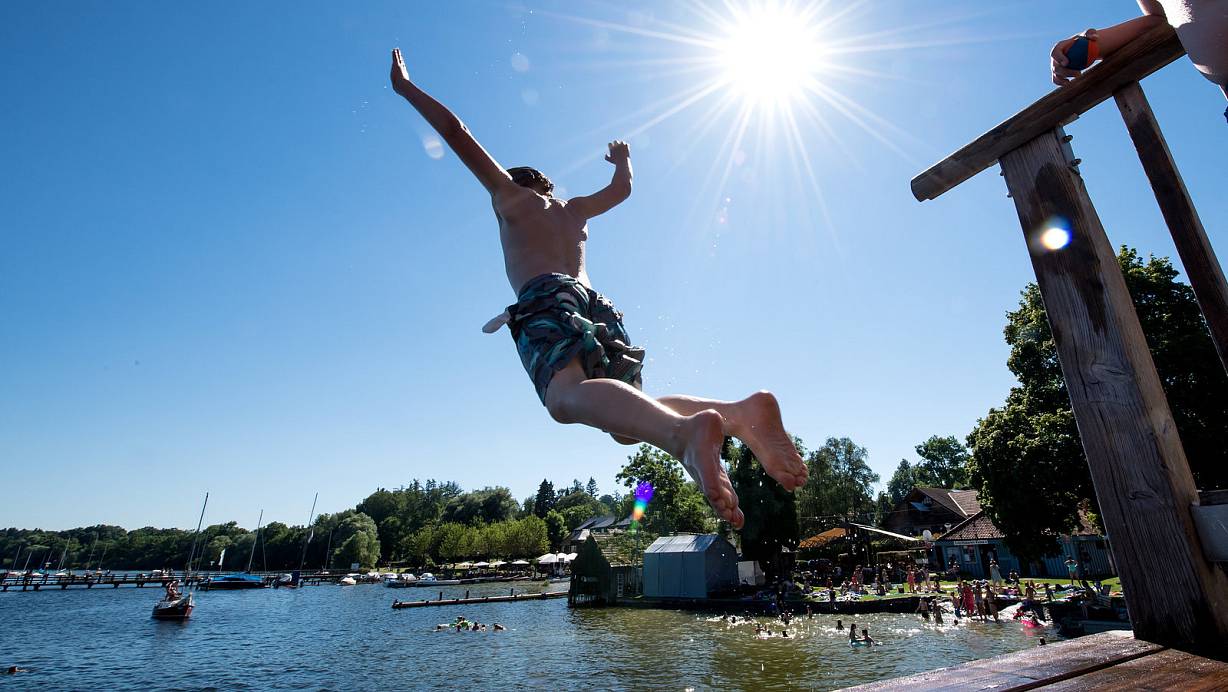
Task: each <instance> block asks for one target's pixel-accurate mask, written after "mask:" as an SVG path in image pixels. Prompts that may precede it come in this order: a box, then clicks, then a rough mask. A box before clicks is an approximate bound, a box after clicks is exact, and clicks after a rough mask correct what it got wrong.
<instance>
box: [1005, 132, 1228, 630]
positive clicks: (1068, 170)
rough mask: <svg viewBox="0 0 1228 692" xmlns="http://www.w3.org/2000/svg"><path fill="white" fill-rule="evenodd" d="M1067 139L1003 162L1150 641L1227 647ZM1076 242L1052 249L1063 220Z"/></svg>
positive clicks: (1128, 589) (1142, 346) (1033, 144)
mask: <svg viewBox="0 0 1228 692" xmlns="http://www.w3.org/2000/svg"><path fill="white" fill-rule="evenodd" d="M1061 137H1062V132H1061V129H1060V128H1058V129H1056V130H1054V131H1051V132H1049V133H1047V134H1044V135H1041V136H1039V137H1037V138H1035V139H1033V140H1032V141H1030V142H1028V143H1027V144H1024V145H1023V146H1021V147H1019V148H1018V149H1015V150H1013V151H1011V152H1009V153H1007V154H1006V155H1004V156H1003V157H1002V159H1001V163H1002V172H1003V175H1004V176H1005V178H1006V185H1007V188H1008V189H1009V190H1010V192H1011V197H1012V198H1013V199H1014V202H1015V209H1016V211H1017V212H1018V215H1019V221H1020V223H1021V224H1022V226H1023V232H1024V236H1025V238H1026V240H1027V245H1028V253H1029V255H1031V259H1032V266H1033V268H1034V269H1035V271H1036V279H1037V283H1038V284H1039V286H1040V290H1041V295H1042V296H1043V297H1044V302H1045V310H1046V312H1047V314H1048V319H1049V325H1050V327H1051V328H1052V331H1053V338H1054V342H1055V343H1056V345H1057V350H1058V356H1059V359H1060V361H1061V366H1062V374H1063V375H1064V376H1065V380H1066V387H1067V390H1068V391H1069V393H1070V402H1071V405H1072V406H1073V408H1074V413H1075V419H1076V420H1077V422H1078V426H1079V435H1080V437H1081V438H1082V441H1083V451H1084V453H1085V454H1086V456H1087V461H1088V465H1089V466H1090V468H1091V476H1092V481H1093V482H1094V483H1095V486H1096V496H1097V498H1098V499H1099V501H1100V509H1101V511H1102V512H1103V516H1104V523H1105V527H1106V528H1107V529H1108V533H1109V535H1110V536H1111V537H1112V539H1113V551H1114V552H1115V553H1116V558H1117V566H1118V569H1119V571H1120V573H1121V581H1122V587H1123V589H1124V590H1125V594H1126V599H1127V602H1128V603H1129V606H1130V618H1131V621H1132V623H1133V625H1134V632H1135V634H1136V636H1138V637H1139V638H1140V639H1145V640H1147V641H1151V642H1156V643H1160V644H1164V645H1168V646H1194V647H1207V648H1214V647H1217V646H1219V647H1222V646H1223V642H1225V641H1228V580H1226V579H1225V577H1224V575H1223V573H1221V572H1218V571H1217V570H1216V569H1215V567H1214V565H1212V564H1210V563H1208V562H1207V561H1206V560H1204V559H1203V557H1202V552H1201V549H1200V546H1199V541H1198V535H1197V532H1196V530H1195V528H1194V525H1193V520H1192V518H1191V516H1190V510H1189V507H1190V505H1191V504H1194V503H1197V501H1198V494H1197V491H1196V490H1195V488H1194V480H1193V477H1192V476H1191V475H1190V469H1189V464H1188V463H1187V462H1186V458H1185V452H1184V450H1183V449H1182V447H1181V440H1180V439H1179V438H1178V437H1177V429H1176V426H1175V425H1174V423H1173V419H1172V414H1171V413H1170V411H1169V408H1168V401H1167V399H1166V398H1165V396H1164V391H1163V389H1161V386H1160V378H1159V376H1158V375H1157V374H1156V369H1155V364H1154V363H1153V362H1152V360H1151V353H1150V352H1149V351H1148V350H1147V342H1146V340H1145V339H1144V337H1143V331H1142V328H1141V327H1140V326H1139V322H1138V315H1137V314H1136V313H1135V312H1134V305H1133V303H1132V302H1131V300H1130V294H1129V292H1128V291H1127V290H1126V282H1125V279H1124V278H1123V277H1122V274H1121V269H1120V267H1119V265H1118V263H1117V257H1116V255H1115V254H1114V253H1113V248H1112V246H1111V245H1110V244H1109V241H1108V237H1107V236H1106V235H1105V232H1104V228H1103V227H1102V226H1101V225H1100V219H1099V217H1097V216H1096V210H1095V208H1094V207H1093V206H1092V202H1091V199H1090V198H1089V197H1088V195H1087V189H1086V188H1085V187H1084V186H1083V180H1082V179H1081V178H1080V177H1079V175H1078V174H1077V173H1076V172H1075V171H1074V170H1073V166H1072V165H1071V163H1070V162H1069V161H1068V160H1067V155H1066V154H1065V153H1064V152H1063V146H1062V145H1063V143H1062V141H1061ZM1059 217H1060V218H1061V219H1064V221H1065V222H1066V223H1068V224H1069V226H1068V228H1069V229H1070V231H1071V240H1070V243H1069V244H1068V245H1066V246H1065V247H1064V248H1062V249H1059V250H1049V249H1046V247H1045V246H1044V245H1042V244H1041V242H1040V235H1041V233H1043V232H1044V231H1045V230H1046V229H1047V228H1049V227H1050V226H1051V225H1052V224H1054V219H1055V218H1059Z"/></svg>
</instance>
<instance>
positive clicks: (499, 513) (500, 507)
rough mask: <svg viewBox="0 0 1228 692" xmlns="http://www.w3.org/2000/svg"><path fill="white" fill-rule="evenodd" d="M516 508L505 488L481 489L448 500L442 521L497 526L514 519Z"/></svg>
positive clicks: (514, 501) (510, 493)
mask: <svg viewBox="0 0 1228 692" xmlns="http://www.w3.org/2000/svg"><path fill="white" fill-rule="evenodd" d="M518 506H519V505H518V504H517V503H516V498H514V497H512V491H510V490H508V489H507V488H504V487H496V488H483V489H482V490H475V491H473V492H469V493H462V494H461V495H458V496H456V497H453V498H452V499H450V500H448V503H447V504H446V505H444V508H443V515H442V520H443V521H445V522H455V523H458V524H477V523H486V524H497V523H499V522H501V521H507V520H508V519H511V518H513V517H515V516H516V509H517V508H518Z"/></svg>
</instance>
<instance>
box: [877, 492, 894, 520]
mask: <svg viewBox="0 0 1228 692" xmlns="http://www.w3.org/2000/svg"><path fill="white" fill-rule="evenodd" d="M895 504H896V503H894V502H892V501H891V496H890V495H888V494H887V493H879V494H878V497H875V498H874V525H875V526H882V525H883V524H885V523H886V522H887V518H888V517H890V516H891V510H893V509H895Z"/></svg>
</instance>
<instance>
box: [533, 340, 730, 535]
mask: <svg viewBox="0 0 1228 692" xmlns="http://www.w3.org/2000/svg"><path fill="white" fill-rule="evenodd" d="M546 409H547V410H549V412H550V415H551V416H552V417H553V418H554V419H555V420H557V421H558V422H560V423H583V424H585V425H588V426H591V427H594V428H598V429H600V430H604V431H606V432H609V433H611V434H613V435H618V436H622V437H627V438H634V439H636V440H643V441H644V442H647V443H649V444H651V445H654V446H656V447H659V448H661V449H663V450H665V451H666V452H668V453H669V454H672V455H673V456H675V457H677V458H678V459H680V460H682V465H683V468H685V469H686V470H687V472H688V473H689V474H690V475H691V477H692V478H694V479H695V480H696V482H698V483H699V485H700V487H701V488H702V489H703V491H704V495H706V496H707V498H708V502H709V503H710V504H711V505H712V508H713V509H715V510H716V512H717V514H718V515H720V517H721V518H722V519H724V520H726V521H728V522H729V523H730V524H732V525H733V526H734V527H736V528H740V527H741V526H742V523H743V521H744V517H743V515H742V512H741V510H739V509H738V496H737V495H736V494H735V493H734V492H733V486H732V485H730V483H729V476H728V475H726V473H725V469H724V467H723V466H722V465H721V459H720V450H721V444H722V443H723V442H724V439H725V433H724V421H723V420H722V417H721V415H720V414H719V413H717V412H716V411H709V410H699V411H695V412H694V413H691V414H688V415H682V414H680V413H678V412H675V411H673V410H672V409H670V408H669V407H667V406H665V405H664V404H662V403H660V402H658V401H657V400H655V399H653V398H652V397H650V396H648V395H647V394H644V393H643V392H641V391H640V390H638V389H636V388H635V387H632V386H631V385H629V384H627V383H625V382H622V381H619V380H614V379H608V378H596V379H588V377H587V375H585V374H584V369H583V368H582V367H581V366H580V361H579V359H575V360H572V361H571V362H570V363H568V364H567V366H566V367H564V368H563V369H562V370H559V371H558V372H556V373H555V374H554V377H553V378H552V379H551V380H550V386H549V387H548V388H547V389H546Z"/></svg>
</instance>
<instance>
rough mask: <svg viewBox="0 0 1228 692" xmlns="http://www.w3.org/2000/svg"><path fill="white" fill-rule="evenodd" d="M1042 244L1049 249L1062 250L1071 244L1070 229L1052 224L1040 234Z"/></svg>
mask: <svg viewBox="0 0 1228 692" xmlns="http://www.w3.org/2000/svg"><path fill="white" fill-rule="evenodd" d="M1040 244H1041V245H1044V246H1045V249H1047V250H1061V249H1062V248H1064V247H1066V246H1067V245H1069V244H1070V231H1068V230H1066V229H1065V228H1062V227H1061V226H1050V227H1049V228H1046V229H1045V231H1044V232H1043V233H1041V234H1040Z"/></svg>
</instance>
